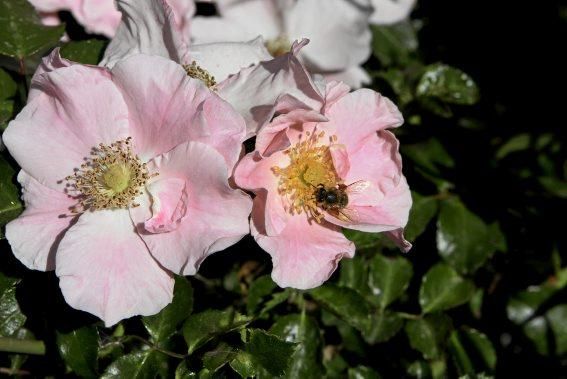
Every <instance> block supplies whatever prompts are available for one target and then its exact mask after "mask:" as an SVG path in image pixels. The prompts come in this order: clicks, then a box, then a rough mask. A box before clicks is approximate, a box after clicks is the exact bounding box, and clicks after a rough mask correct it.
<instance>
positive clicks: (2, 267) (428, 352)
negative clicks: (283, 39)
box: [0, 0, 567, 379]
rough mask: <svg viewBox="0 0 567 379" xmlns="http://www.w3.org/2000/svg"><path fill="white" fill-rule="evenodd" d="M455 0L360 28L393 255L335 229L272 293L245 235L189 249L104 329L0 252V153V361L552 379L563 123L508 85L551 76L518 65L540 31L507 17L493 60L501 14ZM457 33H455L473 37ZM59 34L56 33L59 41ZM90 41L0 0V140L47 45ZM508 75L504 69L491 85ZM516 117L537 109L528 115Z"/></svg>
mask: <svg viewBox="0 0 567 379" xmlns="http://www.w3.org/2000/svg"><path fill="white" fill-rule="evenodd" d="M473 3H474V4H476V3H477V2H472V1H463V2H453V3H451V2H448V3H444V5H443V6H444V7H452V8H451V9H452V10H453V11H452V12H450V13H446V12H447V10H446V9H445V8H442V9H443V11H440V10H439V9H440V8H439V6H438V5H437V3H436V2H431V1H430V2H426V1H421V2H418V8H417V9H416V11H415V12H414V13H412V18H411V19H410V20H406V21H403V22H401V23H399V24H395V25H388V26H383V25H381V26H372V34H373V41H372V45H371V48H372V57H371V58H370V59H369V61H368V62H367V63H366V64H365V65H364V68H365V69H366V70H367V72H368V73H369V75H370V77H371V78H372V83H371V84H369V85H368V87H370V88H373V89H375V90H378V91H379V92H381V93H382V94H384V95H386V96H388V97H389V98H390V99H392V101H393V102H394V103H396V104H397V105H398V106H399V107H400V110H401V112H402V113H403V115H404V119H405V125H404V126H402V127H401V128H399V129H396V130H395V133H396V136H397V138H399V140H400V152H401V155H402V158H403V170H404V174H405V175H406V177H407V180H408V183H409V185H410V188H411V190H412V198H413V207H412V209H411V212H410V216H409V221H408V224H407V227H406V229H405V236H406V238H407V239H408V240H409V241H411V243H412V244H413V249H412V250H411V251H410V252H409V253H407V254H403V253H400V252H399V251H398V250H397V249H396V248H395V246H394V245H393V243H392V242H391V241H389V239H388V238H387V237H385V235H383V234H379V233H363V232H358V231H353V230H345V231H344V234H345V236H347V237H348V238H349V239H350V240H352V241H353V242H354V243H355V245H356V248H357V249H356V250H357V252H356V255H355V257H354V258H353V259H343V260H342V261H341V262H340V264H339V265H338V267H337V270H336V273H335V274H334V275H333V276H332V277H331V279H330V280H329V282H327V283H326V284H324V285H323V286H321V287H319V288H315V289H311V290H306V291H299V290H294V289H290V288H286V289H281V288H279V287H278V286H277V285H276V284H275V283H274V282H273V281H272V279H271V277H270V271H271V261H270V259H269V257H268V256H267V254H265V253H263V252H262V250H261V249H260V248H259V247H258V246H257V245H255V243H254V241H253V239H252V238H245V239H244V240H243V241H242V242H240V243H238V244H237V245H236V246H233V247H231V248H229V249H227V251H224V252H219V253H217V254H214V255H212V256H211V257H209V258H207V259H206V260H205V261H204V262H203V263H202V265H201V269H200V271H199V274H198V275H196V276H193V277H187V278H184V277H179V276H176V277H175V289H174V297H173V300H172V303H171V304H169V305H168V306H167V307H165V308H164V309H163V310H162V311H161V312H160V313H158V314H157V315H152V316H144V317H133V318H131V319H128V320H124V321H122V322H120V323H119V324H117V325H115V326H112V327H110V328H106V327H104V325H103V324H102V322H101V321H99V320H98V319H96V318H95V317H93V316H90V315H88V314H86V313H84V312H79V311H76V310H73V309H71V308H70V307H69V306H68V305H66V303H65V301H64V299H63V298H62V296H61V293H60V289H59V288H58V281H57V278H56V277H55V275H54V273H52V272H50V273H41V272H38V271H32V270H28V269H26V268H25V267H24V266H23V265H22V264H21V263H19V262H18V261H17V260H16V259H15V258H14V257H13V256H12V254H11V252H10V245H9V244H8V242H7V241H6V240H5V239H3V236H4V234H3V232H4V228H5V224H6V223H8V222H10V221H11V220H13V219H14V218H15V217H17V216H18V215H19V214H20V213H21V212H22V211H23V204H22V202H21V199H20V196H21V195H20V188H19V185H18V183H17V180H16V176H17V172H18V170H19V167H17V165H16V163H15V162H14V161H13V159H12V158H11V157H10V156H9V153H8V152H7V151H6V150H5V149H4V150H2V149H0V236H1V237H2V240H0V244H1V246H0V351H1V352H2V354H0V369H1V372H2V373H6V374H13V375H15V376H19V377H57V378H59V377H85V378H96V377H102V378H176V379H189V378H191V379H201V378H202V379H205V378H234V377H242V378H290V379H291V378H330V379H334V378H337V379H339V378H340V379H342V378H348V379H355V378H356V379H367V378H368V379H375V378H399V377H403V378H493V377H518V378H520V377H545V378H555V377H561V374H563V373H564V372H565V370H566V366H565V362H566V358H567V333H566V330H567V302H566V300H565V299H566V297H565V293H566V292H565V291H566V290H567V289H566V288H567V268H566V266H567V265H566V263H565V262H566V259H565V255H564V250H565V242H566V241H565V233H564V224H565V223H564V222H562V220H564V219H565V214H566V213H567V209H566V208H565V197H567V181H566V176H567V170H566V167H567V161H566V159H565V157H566V156H567V154H565V141H564V138H561V137H562V134H561V132H562V127H563V125H562V124H561V120H562V119H563V118H561V117H558V118H556V119H555V120H553V121H552V122H546V121H545V115H546V114H547V113H548V112H550V111H551V110H552V109H553V108H554V107H553V106H552V105H551V104H552V100H553V98H554V96H552V95H550V94H549V93H544V92H542V91H533V90H529V89H528V88H526V87H527V86H528V85H529V83H530V82H537V83H539V82H546V80H545V78H546V76H545V74H546V73H547V72H548V71H550V70H551V69H546V70H537V69H535V68H533V67H532V66H530V65H528V63H526V62H529V61H530V59H531V58H532V57H537V60H538V61H541V62H545V64H546V65H550V64H551V62H553V61H554V59H551V58H545V57H543V56H540V55H541V54H539V55H538V54H536V53H534V51H535V50H537V49H538V46H542V47H541V49H540V50H539V51H540V53H541V52H542V49H545V42H544V41H545V40H551V39H539V40H537V39H534V36H533V35H532V34H537V27H536V26H532V25H530V27H529V28H528V27H526V26H525V25H523V24H522V28H521V30H522V31H525V33H529V35H530V39H533V40H534V41H535V42H534V44H526V43H525V41H526V40H527V39H525V40H522V41H521V46H522V49H521V51H519V52H518V53H517V54H516V55H515V56H513V57H510V58H508V57H507V55H506V54H508V53H509V52H510V50H506V49H508V46H510V45H511V44H512V45H513V43H514V40H513V38H512V37H510V36H506V38H505V39H502V38H500V40H499V39H498V38H499V37H498V34H497V33H496V31H497V30H496V29H498V30H504V29H506V28H505V23H504V21H503V20H510V19H512V18H511V16H510V14H509V13H508V11H506V17H504V16H502V17H500V16H498V17H499V18H498V22H497V25H498V27H497V28H496V29H495V28H494V27H493V28H492V29H491V30H492V31H491V33H492V34H490V35H485V36H484V38H480V37H477V36H476V34H477V33H481V32H482V30H484V28H485V27H489V25H488V26H487V25H485V23H484V20H485V18H486V19H489V18H490V17H489V15H492V14H494V12H493V9H491V12H489V15H487V12H486V9H485V8H484V7H481V5H480V4H479V5H474V6H473V8H474V7H478V9H480V8H482V9H481V14H482V15H483V17H482V21H481V22H480V23H479V21H478V20H479V19H480V17H474V16H473V15H469V14H468V13H467V14H465V11H464V10H463V11H462V12H461V11H460V8H461V7H467V4H469V5H468V7H469V8H470V7H471V5H470V4H473ZM451 4H453V5H451ZM542 4H543V3H542ZM517 6H520V5H517ZM435 7H437V8H435ZM493 7H498V5H497V4H494V5H493ZM500 7H502V5H500ZM563 8H564V7H563ZM563 8H561V9H563ZM474 9H477V8H474ZM551 13H553V12H551ZM551 13H550V14H551ZM563 13H564V14H567V12H565V9H563ZM447 14H450V15H451V16H450V17H448V16H447ZM62 16H63V17H69V15H65V14H62ZM67 19H68V18H67ZM564 19H565V17H564ZM565 22H566V21H565V20H564V21H562V23H563V24H562V25H563V27H564V26H565ZM550 24H554V23H553V22H550ZM461 25H464V26H463V28H467V30H469V31H470V30H473V31H474V32H475V38H474V40H470V39H466V38H465V37H466V36H464V35H463V32H462V30H460V28H461ZM471 25H474V27H473V26H471ZM540 27H541V25H540ZM64 31H65V32H66V33H67V35H68V36H70V37H71V39H72V41H71V42H62V41H60V37H61V36H62V35H63V32H64ZM519 31H520V29H516V31H514V35H516V33H518V32H519ZM453 36H456V37H455V38H453ZM75 37H76V38H75ZM504 41H505V43H504ZM491 43H493V44H498V49H497V50H500V49H504V50H506V52H503V53H502V54H500V55H498V57H499V58H498V57H494V54H495V52H494V51H493V52H492V54H490V53H489V52H487V51H485V49H486V48H485V46H486V45H487V44H491ZM107 44H108V41H107V40H102V39H100V37H95V36H88V35H87V34H85V33H84V30H81V29H80V28H77V26H76V24H75V23H74V22H69V23H67V25H62V26H60V27H45V26H43V25H41V24H40V22H39V17H38V15H37V14H36V13H35V12H34V10H33V8H32V7H31V6H30V5H29V4H28V2H27V1H26V0H0V131H3V130H5V128H6V127H7V125H8V123H9V122H10V121H11V120H12V119H13V118H14V117H15V116H16V115H17V114H18V113H19V112H20V110H21V109H22V107H23V106H24V104H25V103H26V101H27V94H28V91H29V88H30V79H31V75H32V74H33V70H34V68H35V66H36V65H37V64H38V63H39V61H40V59H41V57H42V56H44V55H46V54H47V53H48V52H49V51H50V50H51V49H52V48H56V47H60V48H61V50H60V51H61V54H62V56H63V57H64V58H66V59H69V60H72V61H76V62H80V63H85V64H93V65H94V64H97V63H98V61H99V60H100V58H101V56H102V55H103V53H104V49H105V47H106V46H107ZM307 48H309V46H306V47H305V49H307ZM551 50H553V49H551ZM534 59H535V58H534ZM514 67H521V75H517V76H511V74H510V72H511V71H512V70H513V68H514ZM506 75H508V76H506ZM506 78H507V81H506V80H505V79H506ZM547 78H549V76H547ZM547 82H553V80H549V79H548V80H547ZM78 85H80V83H78ZM514 99H515V100H514ZM524 99H529V101H526V102H522V101H523V100H524ZM534 99H543V100H542V101H543V102H545V105H541V104H540V105H536V104H534ZM518 104H520V105H518ZM532 110H537V112H538V114H537V118H534V119H533V120H530V119H528V118H527V115H528V113H529V112H530V111H532ZM514 114H517V116H513V115H514ZM558 120H559V121H558ZM61 148H65V147H61ZM368 159H371V157H368ZM355 163H356V162H351V165H352V164H355Z"/></svg>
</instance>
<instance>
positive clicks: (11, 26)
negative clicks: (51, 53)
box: [0, 0, 65, 59]
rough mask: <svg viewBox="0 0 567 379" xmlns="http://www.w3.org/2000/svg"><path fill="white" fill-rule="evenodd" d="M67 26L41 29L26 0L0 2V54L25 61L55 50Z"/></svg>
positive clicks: (2, 0) (37, 18)
mask: <svg viewBox="0 0 567 379" xmlns="http://www.w3.org/2000/svg"><path fill="white" fill-rule="evenodd" d="M64 30H65V25H59V26H44V25H42V23H41V21H40V20H39V17H38V16H37V14H36V13H35V10H34V9H33V7H32V6H31V4H30V3H28V2H27V1H26V0H0V54H3V55H7V56H10V57H14V58H18V59H23V58H25V57H28V56H30V55H33V54H35V53H37V52H39V51H41V50H44V49H47V48H49V47H52V46H55V45H56V44H57V42H58V41H59V38H61V36H62V35H63V31H64Z"/></svg>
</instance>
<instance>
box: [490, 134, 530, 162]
mask: <svg viewBox="0 0 567 379" xmlns="http://www.w3.org/2000/svg"><path fill="white" fill-rule="evenodd" d="M530 144H531V136H530V135H529V134H528V133H522V134H518V135H516V136H514V137H512V138H510V139H509V140H508V141H506V142H505V143H504V144H503V145H502V146H500V147H499V148H498V150H497V151H496V159H502V158H505V157H506V156H508V155H510V154H512V153H515V152H518V151H523V150H526V149H528V148H529V147H530Z"/></svg>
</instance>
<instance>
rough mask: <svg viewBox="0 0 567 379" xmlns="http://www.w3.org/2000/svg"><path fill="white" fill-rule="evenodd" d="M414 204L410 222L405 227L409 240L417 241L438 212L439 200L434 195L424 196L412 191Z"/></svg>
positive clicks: (405, 233)
mask: <svg viewBox="0 0 567 379" xmlns="http://www.w3.org/2000/svg"><path fill="white" fill-rule="evenodd" d="M411 197H412V199H413V204H412V206H411V210H410V215H409V219H408V224H407V225H406V227H405V228H404V235H405V237H406V239H407V240H408V241H411V242H413V241H415V239H416V238H417V237H419V236H420V235H421V234H422V233H423V232H424V231H425V229H426V228H427V225H429V223H430V222H431V220H432V219H433V217H435V215H436V214H437V209H438V208H439V201H438V200H437V198H435V197H434V196H422V195H420V194H418V193H417V192H412V193H411Z"/></svg>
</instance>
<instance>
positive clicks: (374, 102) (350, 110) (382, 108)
mask: <svg viewBox="0 0 567 379" xmlns="http://www.w3.org/2000/svg"><path fill="white" fill-rule="evenodd" d="M325 115H326V116H327V117H328V118H329V120H330V121H329V125H328V126H327V127H329V128H333V129H334V130H335V134H336V135H337V137H338V143H341V144H344V145H345V146H346V147H347V150H348V152H349V154H351V153H352V152H353V151H356V150H357V149H358V148H359V144H360V143H361V141H363V140H365V139H366V137H368V136H369V135H372V134H374V133H376V132H377V131H379V130H383V129H388V128H395V127H398V126H400V125H402V124H403V122H404V119H403V117H402V114H401V113H400V111H399V110H398V108H397V107H396V106H395V105H394V103H392V102H391V101H390V100H389V99H388V98H386V97H384V96H382V95H380V94H379V93H377V92H374V91H372V90H370V89H366V88H364V89H359V90H357V91H354V92H351V93H349V94H347V95H345V96H344V97H342V98H340V99H339V100H337V101H335V103H334V104H333V105H331V106H326V107H325ZM351 161H354V159H353V158H351Z"/></svg>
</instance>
